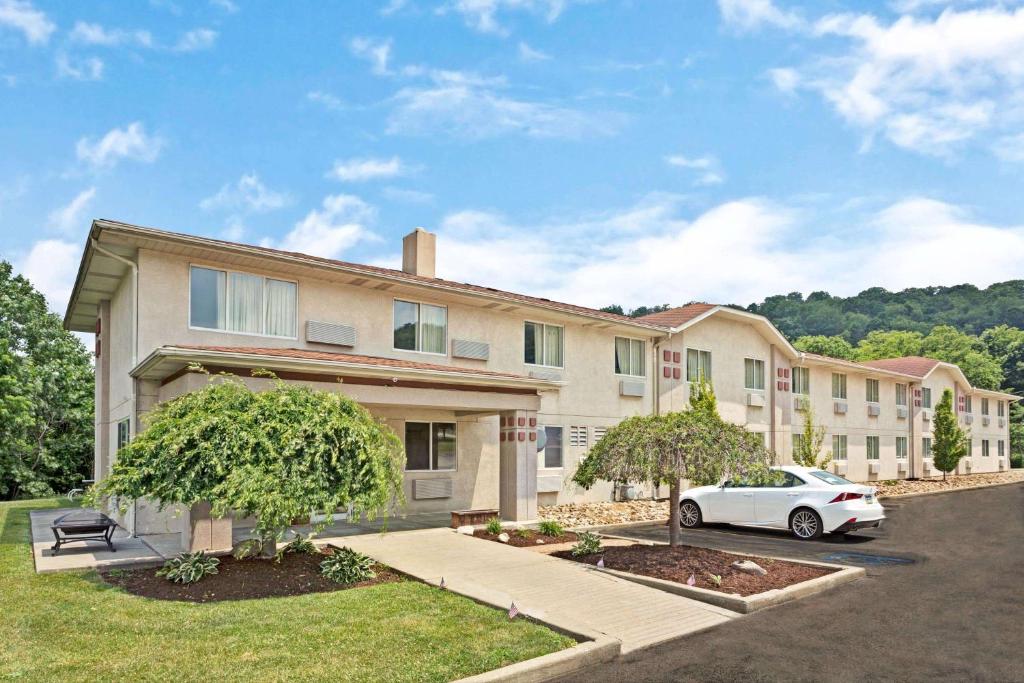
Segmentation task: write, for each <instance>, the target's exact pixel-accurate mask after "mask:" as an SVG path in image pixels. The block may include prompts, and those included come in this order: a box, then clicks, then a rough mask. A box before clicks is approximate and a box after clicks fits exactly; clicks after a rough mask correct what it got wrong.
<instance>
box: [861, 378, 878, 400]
mask: <svg viewBox="0 0 1024 683" xmlns="http://www.w3.org/2000/svg"><path fill="white" fill-rule="evenodd" d="M872 382H874V387H875V397H874V398H871V390H870V388H869V387H871V383H872ZM881 399H882V382H881V381H880V380H877V379H875V378H874V377H868V378H866V379H865V380H864V400H865V401H867V402H868V403H879V402H880V401H881Z"/></svg>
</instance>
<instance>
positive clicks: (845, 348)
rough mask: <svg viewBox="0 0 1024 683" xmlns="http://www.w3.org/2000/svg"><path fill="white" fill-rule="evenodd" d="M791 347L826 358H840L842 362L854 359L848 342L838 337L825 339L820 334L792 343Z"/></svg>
mask: <svg viewBox="0 0 1024 683" xmlns="http://www.w3.org/2000/svg"><path fill="white" fill-rule="evenodd" d="M793 346H795V347H796V348H797V349H799V350H800V351H806V352H807V353H816V354H818V355H821V356H828V357H829V358H840V359H842V360H853V358H854V351H853V346H851V345H850V342H848V341H846V340H845V339H843V338H842V337H839V336H832V337H826V336H824V335H820V334H819V335H813V336H804V337H800V338H799V339H797V340H796V341H795V342H793Z"/></svg>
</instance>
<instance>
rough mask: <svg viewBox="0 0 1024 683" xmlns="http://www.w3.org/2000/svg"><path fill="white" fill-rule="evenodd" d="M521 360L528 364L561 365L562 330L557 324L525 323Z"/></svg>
mask: <svg viewBox="0 0 1024 683" xmlns="http://www.w3.org/2000/svg"><path fill="white" fill-rule="evenodd" d="M523 329H524V331H525V340H524V346H523V348H524V353H523V362H524V363H528V364H530V365H547V366H548V367H552V368H560V367H562V343H563V336H564V335H563V330H562V328H561V327H560V326H558V325H544V324H541V323H529V322H528V323H526V324H525V325H524V328H523Z"/></svg>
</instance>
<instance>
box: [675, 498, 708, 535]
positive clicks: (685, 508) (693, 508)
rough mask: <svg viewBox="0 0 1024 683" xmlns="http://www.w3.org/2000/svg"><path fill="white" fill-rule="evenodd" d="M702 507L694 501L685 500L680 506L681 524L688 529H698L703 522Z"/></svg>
mask: <svg viewBox="0 0 1024 683" xmlns="http://www.w3.org/2000/svg"><path fill="white" fill-rule="evenodd" d="M702 521H703V520H702V518H701V514H700V506H699V505H697V504H696V503H694V502H693V501H692V500H684V501H683V502H682V503H680V505H679V524H680V525H681V526H684V527H686V528H687V529H696V528H697V527H699V526H700V525H701V522H702Z"/></svg>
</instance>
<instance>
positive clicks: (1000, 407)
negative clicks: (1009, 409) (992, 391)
mask: <svg viewBox="0 0 1024 683" xmlns="http://www.w3.org/2000/svg"><path fill="white" fill-rule="evenodd" d="M996 415H998V416H999V417H1005V416H1006V406H1005V404H1003V402H1002V401H996Z"/></svg>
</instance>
